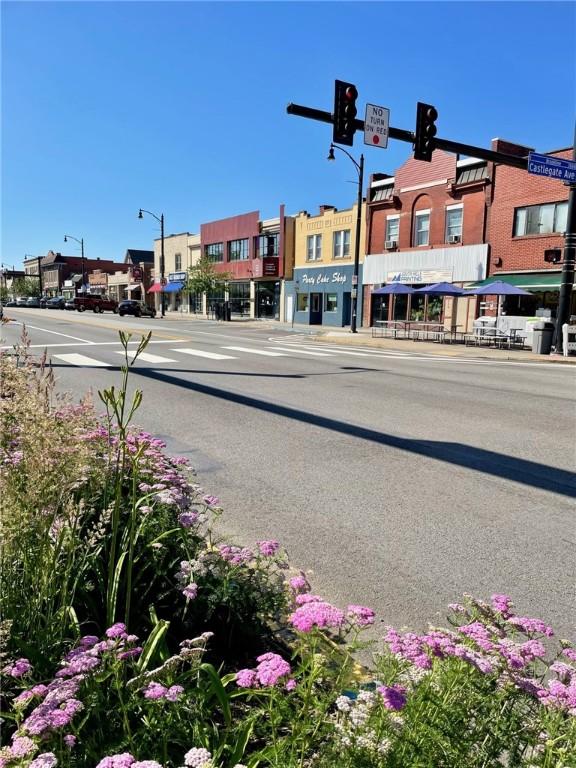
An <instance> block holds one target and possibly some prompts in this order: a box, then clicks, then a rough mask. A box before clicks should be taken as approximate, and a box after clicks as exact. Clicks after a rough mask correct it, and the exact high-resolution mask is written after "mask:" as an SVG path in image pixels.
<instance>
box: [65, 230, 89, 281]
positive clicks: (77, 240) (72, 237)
mask: <svg viewBox="0 0 576 768" xmlns="http://www.w3.org/2000/svg"><path fill="white" fill-rule="evenodd" d="M68 238H70V240H75V241H76V242H77V243H80V251H81V253H82V293H86V273H85V269H84V238H83V237H81V238H80V240H79V239H78V238H77V237H74V235H64V242H65V243H67V242H68Z"/></svg>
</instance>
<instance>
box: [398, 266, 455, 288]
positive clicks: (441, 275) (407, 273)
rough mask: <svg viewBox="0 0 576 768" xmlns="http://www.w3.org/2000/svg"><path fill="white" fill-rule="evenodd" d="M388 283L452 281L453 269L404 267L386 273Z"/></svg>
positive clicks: (411, 283) (428, 283)
mask: <svg viewBox="0 0 576 768" xmlns="http://www.w3.org/2000/svg"><path fill="white" fill-rule="evenodd" d="M386 282H387V283H408V284H410V285H416V284H418V283H423V284H425V285H432V284H433V283H444V282H445V283H450V282H452V270H451V269H403V270H396V271H395V272H388V273H387V275H386Z"/></svg>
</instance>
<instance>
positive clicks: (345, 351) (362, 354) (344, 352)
mask: <svg viewBox="0 0 576 768" xmlns="http://www.w3.org/2000/svg"><path fill="white" fill-rule="evenodd" d="M307 349H314V350H321V349H322V347H307ZM338 354H339V355H354V357H373V355H372V354H371V353H370V352H351V351H350V350H349V349H339V350H338Z"/></svg>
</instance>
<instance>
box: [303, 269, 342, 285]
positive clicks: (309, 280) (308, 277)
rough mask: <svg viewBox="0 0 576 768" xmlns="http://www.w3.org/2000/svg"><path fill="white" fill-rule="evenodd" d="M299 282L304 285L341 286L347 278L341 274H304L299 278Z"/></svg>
mask: <svg viewBox="0 0 576 768" xmlns="http://www.w3.org/2000/svg"><path fill="white" fill-rule="evenodd" d="M299 280H300V281H301V282H302V283H303V284H304V285H326V284H327V283H336V284H340V285H343V284H344V283H346V282H347V280H348V278H347V276H346V275H345V274H344V273H343V272H320V273H314V272H311V273H308V272H304V274H303V275H300V276H299Z"/></svg>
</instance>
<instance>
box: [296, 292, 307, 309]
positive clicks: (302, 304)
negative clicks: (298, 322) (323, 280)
mask: <svg viewBox="0 0 576 768" xmlns="http://www.w3.org/2000/svg"><path fill="white" fill-rule="evenodd" d="M297 306H298V312H308V294H307V293H299V294H298V304H297Z"/></svg>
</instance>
